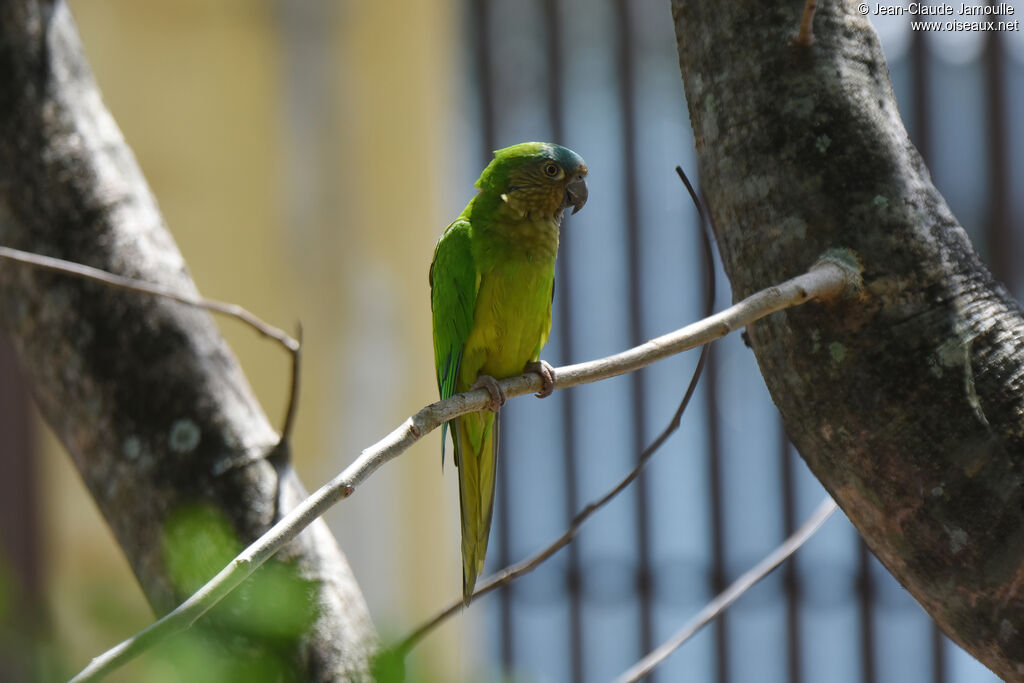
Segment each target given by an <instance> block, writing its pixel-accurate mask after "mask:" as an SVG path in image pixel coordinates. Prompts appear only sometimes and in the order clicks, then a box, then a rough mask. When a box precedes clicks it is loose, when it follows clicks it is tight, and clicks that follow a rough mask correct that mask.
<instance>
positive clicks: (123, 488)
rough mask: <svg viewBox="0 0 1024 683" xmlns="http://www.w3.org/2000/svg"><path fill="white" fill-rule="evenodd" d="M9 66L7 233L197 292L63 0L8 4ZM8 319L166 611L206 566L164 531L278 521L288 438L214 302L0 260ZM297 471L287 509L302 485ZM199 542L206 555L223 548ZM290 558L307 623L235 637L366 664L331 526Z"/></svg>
mask: <svg viewBox="0 0 1024 683" xmlns="http://www.w3.org/2000/svg"><path fill="white" fill-rule="evenodd" d="M0 74H3V77H2V78H0V243H2V244H5V245H8V246H11V247H15V248H19V249H24V250H27V251H32V252H37V253H42V254H47V255H51V256H57V257H60V258H64V259H68V260H71V261H76V262H80V263H84V264H87V265H91V266H95V267H98V268H102V269H105V270H109V271H112V272H114V273H119V274H122V275H126V276H129V277H134V278H138V279H142V280H146V281H149V282H156V283H161V284H164V285H168V286H172V287H174V288H176V289H178V290H179V291H183V292H195V286H194V285H193V283H192V281H191V279H190V278H189V275H188V272H187V270H186V267H185V263H184V261H183V260H182V257H181V255H180V253H179V252H178V250H177V248H176V246H175V245H174V242H173V240H172V238H171V236H170V234H169V233H168V231H167V229H166V227H165V225H164V223H163V219H162V218H161V215H160V213H159V210H158V209H157V206H156V202H155V200H154V199H153V197H152V195H151V193H150V191H149V188H148V187H147V185H146V183H145V180H144V179H143V177H142V174H141V172H140V170H139V168H138V166H137V164H136V162H135V159H134V157H133V156H132V154H131V151H130V150H129V149H128V147H127V146H126V144H125V142H124V140H123V138H122V136H121V134H120V131H119V130H118V128H117V126H116V124H115V123H114V121H113V119H112V118H111V116H110V114H109V113H108V112H107V111H106V109H105V108H104V107H103V104H102V102H101V99H100V94H99V92H98V90H97V87H96V84H95V83H94V81H93V78H92V75H91V73H90V71H89V68H88V65H87V63H86V62H85V59H84V56H83V54H82V51H81V46H80V44H79V40H78V37H77V34H76V32H75V28H74V24H73V21H72V19H71V16H70V13H69V11H68V8H67V6H66V5H65V4H64V3H63V2H60V1H45V0H7V1H6V2H4V3H2V4H0ZM0 325H2V327H3V328H4V329H5V330H6V331H7V333H8V334H9V335H10V337H11V339H12V340H13V343H14V345H15V348H16V350H17V354H18V356H19V358H20V361H21V364H22V365H23V367H24V369H25V371H26V374H27V375H28V376H29V378H30V380H31V383H32V385H33V391H34V395H35V398H36V401H37V402H38V404H39V407H40V409H41V411H42V413H43V415H44V417H45V418H46V419H47V421H48V422H49V423H50V425H51V426H52V427H53V429H54V431H55V432H56V433H57V435H58V436H59V437H60V439H61V440H62V441H63V443H64V445H65V446H66V447H67V449H68V452H69V453H70V454H71V456H72V458H73V459H74V462H75V465H76V466H77V467H78V470H79V471H80V473H81V475H82V478H83V479H84V480H85V483H86V485H87V486H88V488H89V490H90V492H91V493H92V495H93V497H94V498H95V500H96V503H97V505H98V506H99V508H100V510H101V511H102V512H103V514H104V516H105V517H106V519H107V522H108V523H109V524H110V526H111V528H112V529H113V530H114V533H115V535H116V537H117V539H118V542H119V543H120V545H121V547H122V549H123V550H124V553H125V555H126V556H127V558H128V561H129V562H130V563H131V566H132V568H133V569H134V571H135V574H136V576H137V577H138V579H139V582H140V584H141V585H142V588H143V590H144V592H145V594H146V596H147V598H148V599H149V601H150V603H151V604H152V605H153V607H154V609H155V610H156V611H157V612H165V611H167V610H168V609H169V608H171V607H173V606H174V605H175V604H177V603H178V602H179V601H180V600H181V599H182V598H183V597H185V591H186V590H187V587H185V586H182V585H181V584H182V580H181V579H182V578H185V579H188V581H186V582H191V583H194V582H195V581H196V580H198V579H199V578H202V577H198V576H194V575H191V574H190V572H192V571H193V568H185V569H181V570H180V571H179V573H178V574H177V575H175V574H174V573H173V572H172V571H171V570H170V569H169V567H168V558H167V556H166V555H167V554H166V552H165V549H166V548H167V547H168V545H167V544H168V543H172V542H175V543H180V542H182V539H181V538H177V537H170V536H173V534H174V533H177V532H179V531H180V529H175V530H174V531H173V532H172V531H170V530H169V529H168V524H169V520H171V519H172V518H174V516H175V515H179V514H182V511H183V510H184V511H186V512H187V511H189V510H193V511H194V510H197V509H199V510H202V511H203V512H201V513H200V516H199V518H200V519H202V518H203V515H212V517H211V519H214V520H216V519H224V520H226V525H227V527H228V528H229V529H230V530H231V532H232V533H233V534H234V537H235V538H234V539H233V541H232V543H236V542H237V543H238V544H248V542H249V541H251V540H252V539H254V538H255V537H256V536H258V535H259V534H261V533H262V532H263V531H265V530H266V529H267V528H268V526H269V525H270V524H271V523H272V522H273V521H274V519H273V518H274V514H275V493H276V490H277V482H278V478H277V475H276V474H275V471H274V468H273V467H271V466H270V465H269V464H268V463H267V462H266V461H264V460H260V459H258V458H259V456H262V455H264V454H266V453H267V452H268V450H269V449H270V448H271V447H272V446H273V445H274V443H275V442H276V440H277V435H276V434H275V433H274V430H273V429H272V428H271V426H270V425H269V424H268V422H267V419H266V417H265V415H264V414H263V412H262V409H261V408H260V406H259V404H258V403H257V401H256V399H255V397H254V396H253V394H252V392H251V390H250V388H249V386H248V384H247V382H246V380H245V378H244V376H243V374H242V372H241V369H240V368H239V366H238V364H237V362H236V360H235V359H234V357H233V356H232V354H231V352H230V350H229V349H228V347H227V345H226V344H225V342H224V340H223V339H222V338H221V336H220V335H219V333H218V331H217V329H216V327H215V325H214V324H213V321H212V319H211V318H210V317H209V315H208V314H206V313H203V312H199V311H196V310H194V309H190V308H187V307H185V306H182V305H180V304H176V303H173V302H169V301H166V300H162V299H159V298H154V297H151V296H147V295H143V294H137V293H132V292H123V291H117V290H113V289H110V288H106V287H104V286H103V285H99V284H96V283H92V282H87V281H84V280H80V279H76V278H73V277H67V276H64V275H58V274H54V273H48V272H42V271H36V270H33V269H31V268H28V267H25V266H20V265H16V264H11V263H0ZM247 462H250V463H251V464H245V463H247ZM282 474H283V476H282V504H283V507H285V508H287V507H289V502H294V501H295V500H296V499H297V498H298V497H299V496H301V495H303V492H302V488H301V485H300V484H298V482H297V480H296V479H295V477H294V475H293V474H292V473H291V470H290V468H289V467H287V466H285V467H284V468H283V471H282ZM185 536H186V538H185V541H184V542H186V543H190V542H192V538H191V535H190V534H185ZM196 536H197V537H201V536H203V534H196ZM207 540H208V539H207ZM202 542H203V539H202V538H196V539H195V543H196V547H195V551H194V552H195V554H200V553H202V552H204V551H205V550H209V549H208V548H203V547H202V546H201V545H200V544H201V543H202ZM223 551H224V549H220V550H218V551H217V552H223ZM191 554H193V553H192V552H186V553H185V555H186V556H189V555H191ZM231 554H232V555H233V553H231ZM230 556H231V555H228V557H230ZM280 557H281V558H282V564H281V565H280V566H287V567H290V568H293V569H294V570H295V572H296V573H297V575H298V576H300V577H301V581H302V584H301V585H302V586H304V592H305V593H308V595H309V599H310V600H311V607H312V608H313V610H315V612H312V613H311V616H310V619H309V620H307V621H306V622H304V623H303V628H302V629H301V631H302V632H301V633H299V634H298V635H296V634H284V635H282V633H281V632H277V633H264V632H257V631H251V632H247V633H245V635H244V637H242V636H241V635H238V634H237V633H235V632H233V631H232V629H231V624H232V623H233V622H231V621H230V619H224V618H221V619H220V620H219V621H218V617H217V613H216V612H214V614H213V615H211V616H212V617H213V619H212V623H219V624H220V625H221V627H222V630H227V631H229V632H231V634H230V636H229V637H228V638H226V639H224V640H223V642H224V643H225V649H230V648H232V647H237V648H239V649H244V651H245V652H246V656H251V655H252V654H253V653H254V652H262V651H266V652H270V653H271V654H272V655H273V656H274V657H275V658H276V659H275V661H277V662H278V664H279V665H281V666H283V667H284V669H285V670H286V671H287V672H288V675H285V679H288V678H294V679H295V680H303V681H328V680H362V679H363V678H365V677H366V671H367V666H368V658H369V654H370V652H371V650H372V649H373V648H374V647H375V644H376V637H375V634H374V630H373V626H372V624H371V623H370V620H369V617H368V614H367V610H366V606H365V604H364V602H363V598H362V595H361V593H360V592H359V589H358V587H357V585H356V583H355V581H354V579H353V578H352V575H351V572H350V570H349V569H348V566H347V564H346V562H345V559H344V556H343V555H342V554H341V551H340V550H339V548H338V547H337V544H336V542H335V541H334V539H333V538H332V537H331V535H330V533H329V531H328V530H327V528H326V525H324V524H323V523H322V522H318V523H317V524H315V525H314V526H313V527H311V528H310V529H309V530H307V531H306V532H304V533H303V534H302V535H301V536H299V537H298V538H297V539H296V540H295V541H293V542H292V543H291V544H290V545H289V546H287V548H286V549H285V550H284V551H283V553H282V554H281V556H280ZM217 568H218V567H202V568H201V570H202V572H203V573H205V574H208V575H212V574H213V572H214V571H215V570H216V569H217ZM179 569H180V567H179ZM192 587H193V588H194V587H195V586H192ZM243 593H244V591H243ZM259 598H260V596H257V595H249V596H248V597H247V598H245V599H242V600H239V601H236V602H235V604H234V606H233V607H232V608H231V609H241V610H243V612H244V608H245V605H244V604H243V603H245V601H246V600H250V601H256V600H258V599H259ZM221 616H222V617H223V615H221ZM234 623H237V622H234ZM225 624H227V626H225ZM271 630H272V629H271ZM126 635H127V634H126ZM112 644H113V643H112Z"/></svg>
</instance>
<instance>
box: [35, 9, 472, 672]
mask: <svg viewBox="0 0 1024 683" xmlns="http://www.w3.org/2000/svg"><path fill="white" fill-rule="evenodd" d="M306 4H313V3H306ZM319 4H320V10H319V14H317V13H314V14H312V15H309V16H305V17H303V16H299V15H295V14H293V15H287V14H285V12H286V9H285V7H286V3H285V2H280V3H272V2H267V1H264V2H259V1H256V0H217V2H210V1H209V0H147V2H136V1H134V0H116V1H114V0H107V1H106V2H86V1H84V0H77V1H75V2H73V3H72V11H73V13H74V15H75V17H76V20H77V21H78V24H79V29H80V32H81V34H82V38H83V41H84V43H85V46H86V51H87V54H88V56H89V59H90V61H91V63H92V65H93V68H94V70H95V72H96V75H97V78H98V80H99V82H100V86H101V88H102V90H103V93H104V96H105V100H106V103H107V105H108V107H109V108H110V109H111V111H112V112H113V114H114V116H115V118H116V119H117V120H118V122H119V124H120V125H121V128H122V130H123V131H124V133H125V136H126V138H127V139H128V142H129V144H130V145H132V147H133V148H134V150H135V153H136V156H137V157H138V159H139V162H140V163H141V165H142V167H143V170H144V171H145V173H146V175H147V177H148V179H149V181H150V183H151V185H152V187H153V190H154V193H155V194H156V196H157V199H158V201H159V203H160V206H161V208H162V209H163V211H164V215H165V217H166V219H167V222H168V224H169V226H170V228H171V231H172V232H173V234H174V236H175V238H176V239H177V241H178V244H179V246H180V248H181V250H182V251H183V252H184V254H185V258H186V260H187V261H188V264H189V267H190V269H191V272H192V275H193V277H194V278H195V280H196V282H197V283H198V285H199V287H200V290H201V291H202V292H203V293H204V294H205V295H207V296H211V297H214V298H219V299H224V300H228V301H233V302H237V303H239V304H241V305H243V306H245V307H247V308H249V309H250V310H252V311H253V312H255V313H256V314H258V315H260V316H261V317H263V318H265V319H266V320H268V321H270V322H273V323H275V324H277V325H279V326H281V327H285V328H289V329H290V328H292V327H293V324H294V322H295V321H296V320H299V319H301V321H302V323H303V326H304V329H305V338H306V350H305V356H304V363H305V373H304V377H303V394H302V404H301V411H300V413H299V418H298V424H297V433H296V438H295V444H296V449H295V450H296V460H297V464H298V468H299V471H300V474H301V475H302V478H303V480H304V482H305V483H306V485H307V487H309V488H315V487H316V486H319V485H320V484H321V483H322V482H323V481H325V480H326V479H328V478H329V477H330V476H332V475H333V474H334V473H335V472H337V471H338V470H339V469H341V468H342V467H343V466H344V465H345V464H346V463H348V462H349V461H351V460H352V459H353V458H354V457H355V456H356V455H357V454H358V452H359V450H360V449H361V448H363V447H365V446H367V445H369V444H370V443H372V442H373V441H375V440H376V439H378V438H379V437H381V436H383V435H384V434H385V433H387V432H388V431H390V430H391V429H392V428H393V427H394V426H396V425H397V424H399V423H400V422H401V421H402V420H403V419H404V418H405V417H406V416H407V415H408V414H410V413H411V412H413V411H415V410H416V409H418V408H419V407H420V406H422V405H423V404H425V403H427V402H430V401H432V400H434V398H435V391H436V389H435V386H434V382H433V369H432V366H431V363H432V360H431V359H432V356H431V340H430V321H429V302H428V295H427V283H426V272H427V266H428V264H429V261H430V256H431V250H432V248H433V244H434V242H435V240H436V238H437V235H438V234H439V233H440V231H441V229H442V228H443V227H444V225H445V224H446V222H447V220H448V219H450V218H451V217H452V216H453V215H454V214H455V213H457V212H458V210H459V209H460V208H461V206H457V205H452V204H451V203H450V202H449V201H447V200H446V198H447V197H452V196H457V197H460V201H462V202H464V201H465V198H466V197H468V194H469V192H470V191H471V188H468V187H467V188H465V191H464V192H460V191H458V190H459V189H460V188H455V189H454V190H453V188H452V187H450V186H449V181H448V180H447V179H448V178H451V177H452V172H451V169H449V168H448V167H447V164H450V163H451V155H446V154H445V150H446V149H448V147H449V146H450V145H451V140H452V138H453V133H455V132H456V131H454V130H453V124H452V121H451V120H450V119H449V117H448V116H447V113H448V111H449V109H448V108H449V107H450V106H451V102H452V99H453V96H452V93H453V91H454V89H455V83H456V72H455V68H454V67H455V64H456V59H457V55H454V54H453V53H452V51H451V47H450V46H452V45H454V44H455V43H456V42H457V38H458V36H457V35H456V32H457V31H458V30H459V29H458V27H459V23H458V21H457V16H456V12H455V10H456V6H455V0H419V1H416V2H407V3H386V2H377V1H374V0H351V1H350V2H345V3H340V2H332V1H331V0H325V1H324V2H323V3H319ZM293 11H294V10H293ZM221 327H222V329H223V330H224V333H225V335H226V336H227V337H228V339H229V341H230V343H231V345H232V347H233V348H234V350H235V352H236V353H237V354H238V356H239V358H240V360H241V362H242V364H243V366H244V367H245V369H246V372H247V374H248V376H249V379H250V381H251V382H252V384H253V387H254V388H255V390H256V392H257V393H258V395H259V396H260V397H261V399H262V400H263V402H264V406H265V408H266V410H267V412H268V414H269V415H270V417H271V420H272V421H274V422H275V423H278V422H279V421H280V416H281V413H282V411H283V404H284V401H285V386H286V383H287V368H288V361H287V358H286V357H285V356H284V355H283V353H282V352H281V351H279V350H278V349H277V348H275V347H274V346H273V345H272V344H270V343H268V342H266V341H264V340H262V339H260V338H258V337H257V336H256V335H254V334H253V333H251V332H250V331H249V330H247V329H245V328H243V327H241V326H240V325H239V324H237V323H235V322H234V321H223V322H222V323H221ZM48 444H49V446H48V448H47V451H48V452H47V454H46V470H45V482H44V485H45V487H46V492H45V499H46V500H48V501H50V502H51V504H52V505H51V508H50V509H48V510H47V511H46V515H47V522H48V526H47V529H48V534H49V535H48V553H49V557H48V566H49V567H50V572H51V576H50V578H49V585H50V586H52V588H51V590H50V591H49V595H50V596H51V605H52V618H53V623H54V626H55V628H56V630H57V634H58V642H57V648H58V650H63V651H65V652H67V653H70V654H69V659H70V661H68V662H66V664H67V665H68V666H72V667H74V666H80V665H82V664H84V662H85V661H86V659H87V658H88V657H89V656H91V655H93V654H96V652H97V651H99V650H100V649H102V648H104V647H106V646H109V645H111V644H113V642H114V641H115V640H116V639H120V638H122V637H124V636H126V635H128V634H129V633H130V632H131V631H133V630H134V629H136V628H139V627H141V626H143V625H145V624H146V623H147V621H148V620H149V618H150V615H149V613H148V608H147V607H146V606H145V603H144V601H143V600H142V597H141V594H140V592H139V590H138V588H137V586H136V585H135V582H134V579H133V578H132V577H131V575H130V573H129V571H128V569H127V566H126V564H125V562H124V561H123V558H122V557H121V555H120V551H119V550H117V548H116V545H115V544H114V543H113V541H112V538H111V536H110V534H109V533H108V532H107V531H106V529H105V527H104V526H103V522H102V520H101V519H100V518H99V515H98V513H97V512H96V510H95V508H94V506H93V505H92V504H91V502H90V501H89V499H88V496H87V494H86V493H85V491H84V488H83V487H82V485H81V484H80V482H79V481H78V480H77V475H76V474H75V473H74V471H73V470H72V468H71V465H70V463H69V461H68V460H67V459H66V458H65V457H64V455H63V453H62V452H60V450H59V447H57V446H55V445H54V444H53V442H52V439H50V440H49V441H48ZM438 447H439V443H438V437H437V436H436V435H434V436H432V437H430V438H428V439H427V440H426V443H423V444H420V445H419V446H418V447H417V448H415V449H414V450H413V451H411V452H409V453H408V454H406V455H405V456H404V457H403V458H402V459H401V460H399V461H397V462H394V463H392V464H390V465H388V466H386V467H385V469H384V470H382V471H381V472H379V473H378V475H377V476H375V477H373V478H372V479H371V480H370V481H369V482H368V483H367V484H366V485H365V486H364V487H363V488H362V489H360V490H359V491H358V492H357V494H356V495H355V496H354V497H353V498H352V499H350V500H349V501H347V502H345V503H343V504H341V505H340V506H339V507H338V508H336V509H335V510H334V511H333V512H332V514H331V515H330V516H329V521H330V523H331V526H332V528H333V529H334V530H335V532H336V534H337V536H338V537H339V539H340V540H341V543H342V547H343V548H344V549H345V551H346V553H347V554H348V556H349V560H350V562H351V564H352V565H353V568H354V570H355V572H356V576H357V578H358V580H359V581H360V584H361V586H362V587H363V589H364V591H365V593H366V595H367V599H368V601H369V603H370V607H371V612H372V614H373V616H374V620H375V622H376V623H377V625H378V628H380V630H381V632H382V634H383V635H384V636H389V635H390V636H392V637H394V636H398V635H401V634H402V633H403V632H405V631H406V630H408V629H410V628H412V627H413V626H415V625H417V624H418V623H419V622H420V621H422V620H423V619H425V618H426V617H428V616H430V615H431V614H432V613H433V611H434V610H436V609H437V608H438V607H440V606H442V604H444V603H446V602H447V601H448V600H450V599H453V598H454V597H456V596H457V595H458V592H459V589H460V585H461V583H460V582H461V578H460V574H459V566H460V565H459V563H458V542H457V535H456V534H457V530H458V525H457V507H456V505H455V500H456V498H455V496H456V493H455V491H456V489H455V479H454V476H453V471H452V470H451V469H450V468H449V469H447V470H446V475H445V476H444V477H443V478H442V476H441V471H440V467H439V463H438ZM474 618H475V617H474V615H473V613H472V612H471V613H470V614H468V615H464V616H463V617H462V618H459V619H456V620H454V621H453V622H452V623H450V624H449V625H448V626H446V627H445V628H444V629H443V630H442V632H440V633H439V634H438V635H436V636H433V637H432V638H431V639H429V640H428V641H427V642H426V643H425V644H424V645H423V646H421V648H420V650H418V651H417V654H416V657H415V659H414V660H412V662H411V663H412V665H413V667H414V670H415V669H416V668H419V669H420V671H421V672H423V674H424V675H425V676H426V677H429V678H433V679H437V680H455V679H458V678H462V677H463V676H464V675H466V672H467V671H471V670H472V668H473V666H474V664H473V662H474V661H475V657H474V656H473V653H474V652H475V651H476V646H475V645H474V644H473V640H472V636H471V634H473V633H476V632H478V631H479V628H478V626H479V624H477V625H476V626H474V625H473V624H471V620H472V619H474ZM465 638H470V641H469V642H466V640H465ZM134 666H135V668H134V669H132V671H131V672H130V673H128V674H125V675H124V677H123V678H122V679H121V680H133V679H134V678H136V677H138V676H140V675H145V674H146V673H147V672H148V673H152V672H149V671H148V670H147V669H146V666H147V665H146V662H145V661H143V662H141V663H139V664H137V665H134ZM411 678H412V677H411ZM412 679H413V680H415V678H412Z"/></svg>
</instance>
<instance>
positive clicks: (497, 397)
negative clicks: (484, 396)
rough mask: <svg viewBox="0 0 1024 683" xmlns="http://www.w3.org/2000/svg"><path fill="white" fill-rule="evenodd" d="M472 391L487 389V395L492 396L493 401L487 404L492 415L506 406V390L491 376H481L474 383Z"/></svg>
mask: <svg viewBox="0 0 1024 683" xmlns="http://www.w3.org/2000/svg"><path fill="white" fill-rule="evenodd" d="M470 389H486V390H487V393H488V394H490V395H491V401H490V403H488V404H487V409H488V410H490V411H491V412H492V413H496V412H498V409H499V408H501V407H502V406H503V405H505V399H506V398H507V397H506V396H505V390H504V389H502V388H501V386H500V385H499V384H498V380H496V379H494V378H493V377H491V376H490V375H480V376H479V377H477V378H476V381H475V382H473V386H471V387H470Z"/></svg>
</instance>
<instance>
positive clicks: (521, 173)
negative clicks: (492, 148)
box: [476, 142, 587, 218]
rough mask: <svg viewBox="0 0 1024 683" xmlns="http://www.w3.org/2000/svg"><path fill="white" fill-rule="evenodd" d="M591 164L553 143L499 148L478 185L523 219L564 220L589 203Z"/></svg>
mask: <svg viewBox="0 0 1024 683" xmlns="http://www.w3.org/2000/svg"><path fill="white" fill-rule="evenodd" d="M586 176H587V164H586V163H585V162H584V161H583V159H582V158H581V157H580V155H579V154H577V153H576V152H574V151H572V150H571V149H568V148H566V147H562V146H561V145H555V144H552V143H550V142H523V143H520V144H518V145H513V146H512V147H506V148H504V149H499V150H497V151H496V152H495V153H494V159H493V160H492V161H491V163H489V164H488V165H487V168H485V169H484V171H483V173H481V174H480V178H479V180H477V181H476V186H477V187H478V188H479V189H480V190H481V191H482V192H486V193H491V194H493V195H494V196H496V197H499V198H500V199H501V201H503V202H504V203H505V204H507V205H508V206H509V207H510V208H511V209H512V210H514V211H516V212H517V213H518V214H520V215H521V216H522V217H527V216H529V217H531V218H553V217H561V214H562V211H564V210H565V209H566V208H568V207H570V206H571V207H572V212H573V213H576V212H577V211H579V210H580V209H582V208H583V205H584V204H586V202H587V183H586V181H585V180H584V178H586Z"/></svg>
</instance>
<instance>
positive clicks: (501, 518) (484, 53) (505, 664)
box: [469, 0, 515, 673]
mask: <svg viewBox="0 0 1024 683" xmlns="http://www.w3.org/2000/svg"><path fill="white" fill-rule="evenodd" d="M469 5H470V7H469V10H470V22H471V24H472V34H473V35H474V36H476V40H475V41H473V57H474V62H475V63H476V68H477V72H476V77H477V84H476V85H477V88H476V89H477V92H478V93H479V97H480V142H481V145H482V149H481V154H480V157H481V159H482V162H483V163H484V164H486V163H487V162H489V161H490V158H491V152H492V150H494V148H495V147H496V146H497V145H496V141H497V114H496V112H497V107H496V103H495V96H494V87H493V78H494V65H493V63H492V62H491V6H490V0H470V3H469ZM505 431H506V430H504V429H502V430H499V431H498V463H497V467H498V472H497V477H496V479H497V481H496V482H495V488H496V489H497V490H496V491H495V497H496V500H495V505H496V507H497V508H498V514H497V515H496V516H497V518H498V529H497V531H498V566H499V567H507V566H508V565H509V564H511V562H512V543H511V540H510V538H509V536H510V531H511V528H512V524H511V521H510V520H509V514H510V505H509V500H508V476H509V474H508V466H507V465H506V464H505V458H503V457H501V454H502V453H507V452H508V449H507V448H506V442H507V437H506V436H505ZM512 597H513V596H512V587H511V585H507V586H504V587H502V589H501V590H499V591H498V619H499V623H500V627H499V628H500V630H501V666H502V668H503V670H504V671H505V673H508V672H510V671H512V670H514V668H515V667H514V664H515V640H514V634H513V629H512Z"/></svg>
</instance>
